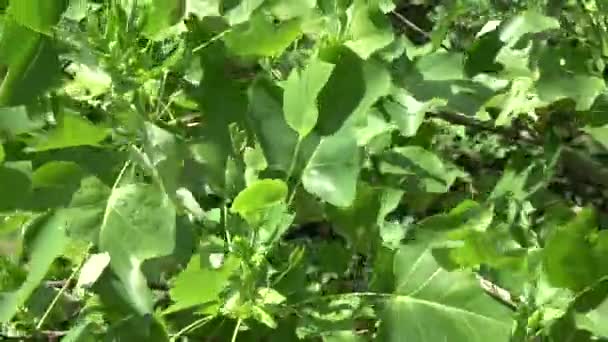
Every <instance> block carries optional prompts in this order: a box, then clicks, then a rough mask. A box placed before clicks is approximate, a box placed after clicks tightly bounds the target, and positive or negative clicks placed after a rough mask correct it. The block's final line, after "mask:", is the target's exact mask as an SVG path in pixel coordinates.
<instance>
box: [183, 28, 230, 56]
mask: <svg viewBox="0 0 608 342" xmlns="http://www.w3.org/2000/svg"><path fill="white" fill-rule="evenodd" d="M230 31H232V28H229V29H227V30H224V31H222V32H220V33H218V34H216V35H215V36H213V37H211V39H209V40H208V41H206V42H204V43H203V44H201V45H199V46H197V47H195V48H194V49H192V53H196V52H198V51H199V50H202V49H204V48H206V47H207V46H209V45H211V44H212V43H214V42H215V41H217V40H218V39H221V38H222V37H224V36H225V35H226V34H227V33H228V32H230Z"/></svg>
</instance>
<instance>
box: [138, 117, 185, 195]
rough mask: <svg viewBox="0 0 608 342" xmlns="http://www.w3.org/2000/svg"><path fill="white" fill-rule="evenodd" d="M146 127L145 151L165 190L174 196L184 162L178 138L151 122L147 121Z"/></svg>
mask: <svg viewBox="0 0 608 342" xmlns="http://www.w3.org/2000/svg"><path fill="white" fill-rule="evenodd" d="M145 127H146V142H145V144H144V151H145V152H146V156H147V157H148V159H149V160H150V163H151V164H152V165H151V166H152V167H153V169H154V173H155V174H156V176H157V177H158V178H159V180H160V182H161V183H162V184H163V188H164V190H165V192H166V193H167V194H168V195H169V197H171V198H173V196H174V195H175V191H176V190H177V182H178V178H179V176H180V172H181V168H182V164H183V162H182V158H181V156H180V151H179V145H178V141H177V138H176V137H175V135H174V134H173V133H171V132H169V131H167V130H164V129H162V128H160V127H158V126H156V125H154V124H151V123H149V122H146V124H145Z"/></svg>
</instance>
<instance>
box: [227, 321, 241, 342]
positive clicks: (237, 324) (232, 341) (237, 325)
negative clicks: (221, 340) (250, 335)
mask: <svg viewBox="0 0 608 342" xmlns="http://www.w3.org/2000/svg"><path fill="white" fill-rule="evenodd" d="M241 323H243V320H242V319H240V318H239V319H238V321H236V326H234V332H233V333H232V338H231V339H230V342H236V337H237V336H238V334H239V329H240V328H241Z"/></svg>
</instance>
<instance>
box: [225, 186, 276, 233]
mask: <svg viewBox="0 0 608 342" xmlns="http://www.w3.org/2000/svg"><path fill="white" fill-rule="evenodd" d="M286 197H287V184H285V182H283V181H282V180H279V179H262V180H259V181H256V182H254V183H252V184H251V185H249V186H248V187H247V188H245V190H243V191H241V192H240V193H239V194H238V195H237V196H236V197H235V198H234V201H233V202H232V207H231V208H230V210H231V211H233V212H235V213H238V214H239V215H241V217H243V218H244V219H245V220H247V221H248V222H249V223H250V224H252V223H253V222H255V221H257V218H258V217H259V215H260V214H261V212H263V211H264V210H267V209H269V208H270V207H272V206H275V205H277V204H281V203H283V202H285V198H286Z"/></svg>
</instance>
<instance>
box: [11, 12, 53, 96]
mask: <svg viewBox="0 0 608 342" xmlns="http://www.w3.org/2000/svg"><path fill="white" fill-rule="evenodd" d="M27 2H31V1H27ZM14 46H19V49H15V48H14ZM0 60H1V61H2V64H3V65H4V66H6V67H8V71H7V72H6V75H5V76H4V79H3V80H2V83H1V85H0V107H5V106H16V105H22V104H30V103H32V102H34V100H36V98H37V97H38V96H40V95H41V94H42V92H43V91H45V90H47V88H49V87H50V86H52V85H53V84H54V82H55V81H56V80H57V79H58V78H59V76H60V75H61V66H60V63H59V58H58V53H57V51H56V48H55V46H54V44H53V41H52V39H51V38H50V37H46V36H43V35H42V34H40V33H38V32H35V31H32V30H30V29H28V28H27V27H24V26H22V25H19V24H18V23H16V22H15V21H13V20H7V21H6V22H5V25H4V29H3V33H2V36H1V37H0Z"/></svg>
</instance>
